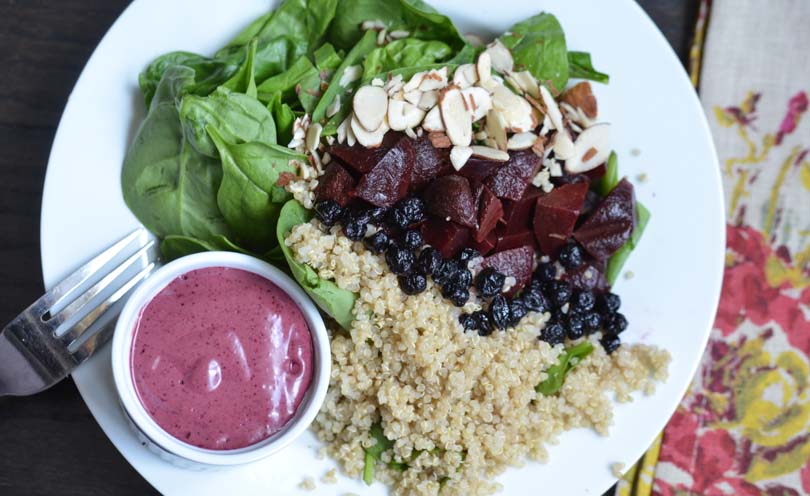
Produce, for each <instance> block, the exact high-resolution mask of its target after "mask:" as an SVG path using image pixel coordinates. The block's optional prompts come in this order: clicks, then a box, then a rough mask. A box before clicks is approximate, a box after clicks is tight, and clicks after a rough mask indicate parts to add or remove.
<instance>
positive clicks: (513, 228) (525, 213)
mask: <svg viewBox="0 0 810 496" xmlns="http://www.w3.org/2000/svg"><path fill="white" fill-rule="evenodd" d="M544 194H545V193H543V190H541V189H540V188H536V187H534V186H531V185H530V186H529V187H528V188H526V192H525V193H523V198H521V199H520V200H517V201H512V200H504V202H503V223H504V224H506V232H519V231H524V230H527V229H531V226H532V214H533V213H534V207H535V205H536V204H537V201H536V200H537V197H538V196H542V195H544Z"/></svg>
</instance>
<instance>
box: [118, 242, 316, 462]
mask: <svg viewBox="0 0 810 496" xmlns="http://www.w3.org/2000/svg"><path fill="white" fill-rule="evenodd" d="M206 267H229V268H234V269H241V270H245V271H248V272H252V273H254V274H257V275H260V276H262V277H264V278H266V279H268V280H269V281H271V282H273V283H274V284H276V285H277V286H278V287H279V288H281V289H282V291H284V292H285V293H287V294H288V295H289V296H290V298H292V299H293V301H294V302H295V303H296V304H297V305H298V308H299V309H300V310H301V312H302V313H303V315H304V318H305V319H306V321H307V324H308V325H309V330H310V333H311V335H312V345H313V351H314V353H313V359H314V371H313V374H312V382H311V384H310V386H309V390H308V391H307V393H306V395H305V396H304V399H303V401H302V402H301V404H300V405H299V407H298V410H297V411H296V413H295V416H293V418H292V419H290V421H289V422H288V423H287V425H285V426H284V428H283V429H282V430H281V431H279V432H277V433H276V434H274V435H272V436H270V437H269V438H267V439H265V440H263V441H261V442H259V443H256V444H254V445H252V446H247V447H245V448H240V449H233V450H210V449H203V448H199V447H197V446H193V445H191V444H188V443H185V442H183V441H181V440H179V439H177V438H175V437H174V436H172V435H171V434H169V433H168V432H166V431H165V430H163V428H161V427H160V426H159V425H158V424H157V422H155V421H154V419H152V417H151V416H150V415H149V414H148V413H147V411H146V409H145V408H144V406H143V404H141V401H140V400H139V399H138V395H137V393H136V392H135V385H134V383H133V379H132V368H131V360H130V352H131V349H132V338H133V336H132V334H133V331H134V327H135V324H136V322H137V319H138V316H139V315H140V313H141V310H142V309H143V307H144V306H145V305H146V304H147V303H149V301H151V300H152V298H154V297H155V295H157V293H158V292H160V290H162V289H163V288H165V287H166V286H167V285H168V284H169V283H170V282H171V281H173V280H174V279H175V278H177V277H178V276H180V275H182V274H185V273H186V272H189V271H192V270H195V269H202V268H206ZM330 367H331V357H330V348H329V336H328V335H327V333H326V327H325V326H324V323H323V319H322V318H321V315H320V313H319V312H318V309H317V308H316V307H315V305H314V304H313V303H312V301H311V300H310V299H309V297H308V296H307V295H306V293H305V292H304V291H303V290H302V289H301V288H300V287H299V286H298V284H297V283H296V282H295V281H293V280H292V279H290V278H289V277H288V276H287V275H286V274H284V273H283V272H282V271H280V270H279V269H277V268H275V267H273V266H272V265H270V264H267V263H265V262H263V261H261V260H259V259H257V258H254V257H250V256H248V255H242V254H238V253H230V252H206V253H198V254H195V255H189V256H187V257H183V258H180V259H177V260H175V261H173V262H171V263H169V264H167V265H165V266H163V267H161V268H160V269H159V270H157V271H156V272H155V273H154V274H152V275H151V276H150V277H149V278H148V279H147V280H146V281H144V283H143V284H141V286H140V287H138V289H137V290H135V292H134V293H133V294H132V296H131V297H130V299H129V301H127V303H126V305H125V306H124V308H123V310H122V311H121V315H120V317H119V318H118V323H117V324H116V328H115V336H114V337H113V342H112V369H113V378H114V380H115V387H116V389H117V391H118V397H119V400H120V403H121V405H122V407H123V409H124V413H125V415H126V417H128V419H127V420H128V421H129V422H130V424H131V426H132V427H134V428H135V430H136V434H137V435H138V438H139V440H140V441H141V442H142V443H143V444H144V445H146V446H147V447H148V448H149V449H150V450H152V451H154V452H156V453H157V454H158V455H159V456H160V457H161V458H163V459H164V460H167V461H170V462H172V463H175V464H176V465H179V466H182V467H186V468H192V469H205V468H209V467H216V466H229V465H241V464H245V463H251V462H255V461H257V460H260V459H262V458H265V457H268V456H270V455H272V454H274V453H277V452H278V451H280V450H282V449H283V448H284V447H286V446H288V445H289V444H290V443H292V442H293V440H294V439H295V438H297V437H298V436H299V435H301V434H302V433H303V432H304V431H305V430H306V429H307V428H308V427H309V425H310V424H311V423H312V421H313V420H314V419H315V415H317V413H318V410H319V409H320V407H321V405H322V404H323V401H324V398H325V397H326V389H327V387H328V386H329V371H330Z"/></svg>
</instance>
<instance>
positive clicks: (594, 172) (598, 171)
mask: <svg viewBox="0 0 810 496" xmlns="http://www.w3.org/2000/svg"><path fill="white" fill-rule="evenodd" d="M605 172H607V167H605V164H601V165H599V166H597V167H596V168H593V169H591V170H589V171H587V172H585V173H584V174H585V175H586V176H588V179H590V180H591V182H594V181H596V180H598V179H601V178H602V177H603V176H604V175H605Z"/></svg>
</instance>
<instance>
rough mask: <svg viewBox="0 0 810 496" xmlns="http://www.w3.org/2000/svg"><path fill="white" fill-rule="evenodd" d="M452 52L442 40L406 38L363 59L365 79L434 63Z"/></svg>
mask: <svg viewBox="0 0 810 496" xmlns="http://www.w3.org/2000/svg"><path fill="white" fill-rule="evenodd" d="M451 54H452V50H451V48H450V47H449V46H448V45H447V44H446V43H443V42H441V41H433V40H429V41H425V40H418V39H416V38H405V39H401V40H396V41H392V42H391V43H389V44H387V45H385V46H383V47H378V48H375V49H374V50H372V51H371V53H369V54H368V57H366V59H365V61H363V81H370V80H371V79H372V78H373V77H374V76H376V75H378V74H380V73H382V72H386V71H391V70H395V69H400V68H405V67H414V66H422V65H427V64H434V63H436V62H439V61H441V60H444V59H446V58H447V57H449V56H450V55H451Z"/></svg>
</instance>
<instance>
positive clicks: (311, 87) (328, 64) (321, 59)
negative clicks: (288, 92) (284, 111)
mask: <svg viewBox="0 0 810 496" xmlns="http://www.w3.org/2000/svg"><path fill="white" fill-rule="evenodd" d="M341 60H342V59H341V57H340V55H338V53H337V52H336V51H335V49H334V47H332V45H330V44H328V43H326V44H324V45H323V46H321V47H320V48H318V49H317V50H316V51H315V66H314V67H311V68H310V69H309V70H308V71H307V72H306V74H304V75H303V77H301V80H300V81H299V83H298V86H297V88H296V92H297V93H298V101H299V102H301V107H302V108H303V109H304V112H307V113H309V112H312V110H313V109H314V108H315V105H317V104H318V101H319V100H320V99H321V95H322V94H323V87H324V85H326V84H327V83H328V82H329V78H331V77H332V74H333V73H334V72H335V69H337V68H338V67H339V66H340V62H341Z"/></svg>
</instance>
